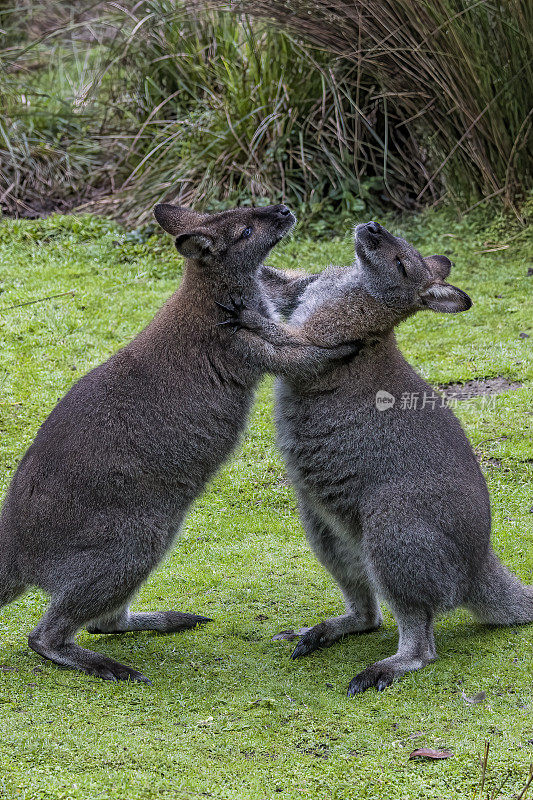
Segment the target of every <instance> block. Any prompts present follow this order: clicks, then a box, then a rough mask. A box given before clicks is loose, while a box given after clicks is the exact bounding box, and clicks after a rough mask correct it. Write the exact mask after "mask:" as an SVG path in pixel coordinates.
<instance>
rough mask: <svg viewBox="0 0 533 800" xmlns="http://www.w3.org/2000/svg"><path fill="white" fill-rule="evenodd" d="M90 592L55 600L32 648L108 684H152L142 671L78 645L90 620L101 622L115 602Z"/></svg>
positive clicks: (33, 634)
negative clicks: (79, 636)
mask: <svg viewBox="0 0 533 800" xmlns="http://www.w3.org/2000/svg"><path fill="white" fill-rule="evenodd" d="M90 589H91V587H85V589H83V588H78V591H76V592H72V591H71V592H69V593H68V594H67V593H65V594H62V595H59V596H56V597H54V598H52V602H51V603H50V606H49V608H48V610H47V611H46V613H45V614H44V616H43V618H42V619H41V621H40V622H39V624H38V625H37V626H36V627H35V628H34V629H33V631H32V632H31V633H30V635H29V637H28V644H29V646H30V647H31V649H32V650H34V651H35V652H36V653H38V654H39V655H40V656H43V658H47V659H48V660H49V661H53V662H54V663H55V664H59V665H60V666H61V667H67V668H69V669H76V670H80V672H85V673H87V674H88V675H95V676H97V677H98V678H102V679H103V680H106V681H127V680H131V681H139V682H141V683H151V681H149V680H148V678H146V677H145V676H144V675H143V674H142V673H141V672H139V671H138V670H136V669H133V668H132V667H128V666H127V665H126V664H121V663H120V662H118V661H115V660H114V659H112V658H108V657H107V656H103V655H100V653H95V652H93V651H92V650H85V649H84V648H83V647H80V646H79V645H77V644H75V642H74V637H75V636H76V633H77V631H78V630H80V628H82V627H84V626H86V625H87V622H88V621H89V620H94V619H99V618H101V617H102V616H103V613H102V612H103V607H105V606H106V605H108V604H109V603H111V602H112V600H110V598H106V597H105V593H102V596H101V598H100V599H97V598H98V595H96V594H93V595H92V596H91V594H90ZM84 600H85V601H86V602H85V603H84ZM117 605H118V603H117ZM115 608H116V605H115Z"/></svg>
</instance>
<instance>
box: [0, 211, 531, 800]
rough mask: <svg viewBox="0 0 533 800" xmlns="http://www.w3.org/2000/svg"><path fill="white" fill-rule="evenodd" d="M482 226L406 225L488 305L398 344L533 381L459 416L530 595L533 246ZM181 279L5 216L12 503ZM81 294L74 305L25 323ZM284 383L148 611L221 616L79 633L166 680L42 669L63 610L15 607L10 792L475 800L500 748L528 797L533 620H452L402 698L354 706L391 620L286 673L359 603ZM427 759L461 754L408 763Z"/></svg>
mask: <svg viewBox="0 0 533 800" xmlns="http://www.w3.org/2000/svg"><path fill="white" fill-rule="evenodd" d="M482 223H483V220H482V218H481V217H475V216H472V215H470V216H469V217H468V218H467V219H466V220H464V221H463V222H461V223H457V222H454V221H453V220H452V219H451V218H449V217H447V216H446V215H445V214H443V213H439V214H426V215H425V216H424V217H420V218H418V219H415V220H413V219H407V220H404V221H402V220H401V221H400V222H397V223H395V224H394V228H393V229H394V230H395V231H397V232H403V233H404V234H406V235H408V236H409V237H410V238H411V240H412V241H413V242H414V243H415V244H416V245H417V246H418V247H419V248H420V249H422V250H423V252H425V253H426V254H429V253H434V252H441V253H442V252H445V253H449V254H450V256H451V257H452V258H453V260H454V261H455V262H456V267H455V270H454V273H453V279H454V280H455V281H456V283H457V284H458V285H459V286H461V287H462V288H464V289H465V290H466V291H468V292H469V293H470V294H471V295H472V296H473V298H474V301H475V305H474V307H473V309H472V310H471V311H470V312H469V313H468V314H463V315H458V316H456V317H455V316H453V317H452V316H450V317H448V316H437V315H430V314H425V315H423V314H420V315H419V316H418V317H417V318H416V319H414V320H412V321H410V322H409V323H408V324H405V325H404V326H403V327H402V328H401V331H400V336H399V338H400V342H401V345H402V348H403V349H404V351H405V352H406V354H407V355H408V357H409V358H410V360H411V361H412V362H413V363H414V364H415V365H416V366H417V368H418V369H419V370H420V371H421V372H422V373H423V374H424V375H425V376H426V377H427V378H429V379H430V380H432V381H434V382H435V383H440V382H448V381H463V380H466V379H470V378H475V377H485V376H492V375H505V376H507V377H509V378H513V379H518V380H521V381H523V383H524V386H523V388H521V389H519V390H518V391H515V392H509V393H506V394H501V395H499V396H498V397H496V398H495V401H494V403H492V402H491V403H488V404H487V403H483V402H482V401H481V400H480V399H478V400H474V401H471V402H468V403H462V404H460V406H459V408H458V413H459V415H460V417H461V419H462V420H463V422H464V424H465V426H466V428H467V430H468V433H469V436H470V438H471V440H472V442H473V443H474V445H475V446H476V447H477V448H478V450H479V452H480V453H481V456H482V459H483V461H484V462H485V465H484V469H485V473H486V476H487V479H488V482H489V486H490V491H491V496H492V501H493V508H494V543H495V547H496V549H497V551H498V553H499V554H500V555H501V557H502V558H503V560H504V561H505V563H506V564H508V565H509V566H510V567H512V568H513V569H514V570H515V571H516V573H517V574H519V575H520V576H521V577H522V578H523V579H524V580H526V581H528V582H531V581H532V566H533V531H532V524H531V523H532V520H533V514H532V513H531V511H530V509H531V507H532V504H533V499H532V497H531V479H532V477H533V465H532V457H533V453H532V449H531V422H532V419H533V417H532V416H531V409H532V407H533V404H532V399H533V357H532V352H531V342H532V341H533V329H532V328H533V325H532V319H533V315H532V313H531V304H530V305H529V308H528V305H527V298H531V292H532V289H533V276H531V277H528V276H527V270H528V266H529V264H528V262H527V253H528V246H529V247H530V244H531V235H530V233H529V232H528V231H527V230H522V231H520V230H519V229H518V228H510V227H508V226H507V225H506V224H504V223H503V222H500V223H498V224H493V225H492V227H491V229H490V230H489V229H487V228H485V227H483V224H482ZM346 233H347V234H349V232H348V231H347V232H346ZM504 245H507V246H506V248H505V249H501V250H495V251H492V252H491V251H490V250H491V248H494V247H503V246H504ZM351 253H352V246H351V243H350V239H349V235H347V236H346V237H345V238H337V239H333V240H331V241H329V242H327V243H319V244H317V243H314V242H311V241H308V240H302V239H298V238H295V239H292V240H291V241H289V242H288V243H287V244H286V245H285V246H284V249H283V250H281V249H280V250H279V251H278V252H276V253H275V255H274V256H273V258H272V263H275V265H278V266H281V265H290V266H297V265H298V266H300V267H308V268H313V269H318V268H319V267H321V266H323V265H325V264H327V263H328V262H337V263H343V262H344V263H346V262H347V261H348V260H349V259H350V258H351ZM179 276H180V262H179V260H178V258H177V257H176V256H175V255H174V252H173V250H172V247H171V246H170V244H169V243H168V242H167V241H166V240H163V239H158V238H155V237H153V238H151V239H150V240H148V242H146V243H144V244H143V243H138V242H137V241H136V240H135V238H134V237H128V235H127V234H126V233H125V232H124V231H123V230H121V229H120V228H118V227H117V226H115V225H114V224H113V223H111V222H109V221H106V220H102V219H99V218H95V217H84V218H75V217H60V216H57V217H52V218H51V219H48V220H44V221H43V220H39V221H34V222H22V221H9V220H6V221H3V222H1V223H0V327H1V337H2V342H3V344H2V350H1V353H0V385H1V387H2V388H1V395H0V463H1V470H0V484H1V486H0V490H1V491H2V493H3V491H4V490H5V488H6V487H7V484H8V480H9V477H10V475H11V474H12V472H13V470H14V469H15V466H16V463H17V461H18V459H19V458H20V456H21V455H22V453H23V451H24V449H25V448H26V447H27V445H28V444H29V443H30V441H31V440H32V438H33V436H34V434H35V431H36V430H37V427H38V426H39V424H40V422H41V421H42V420H43V419H44V417H45V416H46V415H47V413H48V412H49V411H50V410H51V408H52V407H53V405H54V403H55V402H56V400H57V398H58V397H59V396H60V395H62V394H63V393H64V392H65V391H66V390H67V389H68V387H69V386H70V385H71V384H72V382H73V381H74V380H75V379H76V378H77V377H78V376H80V375H82V374H83V373H84V372H85V371H86V370H88V369H89V368H90V367H92V366H93V365H95V364H97V363H98V362H100V361H101V360H102V359H104V358H106V357H107V356H109V355H110V354H111V353H112V352H114V351H115V350H116V349H117V348H118V347H120V346H121V345H122V344H124V343H125V342H127V341H128V340H129V339H130V338H131V337H132V336H133V335H134V334H135V333H136V332H137V331H138V330H139V328H140V327H141V326H142V325H143V324H144V323H145V322H146V321H147V320H148V319H149V318H150V317H151V315H152V314H153V313H154V312H155V310H156V309H157V308H158V306H160V305H161V303H162V302H163V300H164V299H165V298H166V297H167V296H168V295H169V293H170V292H171V291H172V290H173V289H174V288H175V286H176V285H177V283H178V281H179ZM62 292H72V294H70V295H63V296H61V297H57V298H55V299H51V300H46V301H42V302H38V303H34V304H31V305H25V306H21V307H17V308H11V307H12V306H15V305H18V304H20V303H24V302H28V301H31V300H36V299H39V298H43V297H45V296H50V295H54V294H59V293H62ZM521 332H522V333H528V334H530V336H531V338H529V339H527V338H520V336H519V334H520V333H521ZM270 390H271V381H270V380H267V381H266V382H265V383H264V385H263V386H262V389H261V392H260V395H259V399H258V402H257V405H256V407H255V410H254V413H253V416H252V419H251V423H250V427H249V432H248V434H247V436H246V439H245V442H244V446H243V448H242V449H241V450H240V451H239V452H238V453H237V455H236V457H235V458H234V460H233V461H232V462H231V463H230V464H229V465H227V466H226V467H225V469H224V470H223V471H222V472H221V473H220V475H219V476H218V477H217V478H216V479H215V480H214V481H213V483H212V485H211V486H210V488H209V491H208V492H207V493H206V494H205V495H204V496H203V497H202V498H201V499H200V500H199V501H198V502H197V504H196V505H195V507H194V510H193V512H192V513H191V515H190V516H189V518H188V521H187V525H186V528H185V531H184V533H183V536H182V538H181V540H180V541H179V542H178V543H177V544H176V547H175V549H174V551H173V552H172V554H171V555H170V557H169V559H168V561H167V562H166V564H165V565H164V566H162V568H161V569H160V570H159V571H158V572H157V573H156V574H155V575H154V576H153V577H152V578H151V580H150V581H149V582H148V584H147V585H146V586H145V587H144V588H143V590H142V592H141V594H140V596H139V598H138V601H137V605H138V606H139V607H141V608H144V609H155V608H168V607H176V608H179V609H182V610H188V611H194V612H198V613H204V614H207V615H209V616H212V617H213V618H214V620H215V621H214V622H213V623H211V624H209V625H207V626H205V627H204V628H202V629H201V630H197V631H192V632H187V633H184V634H181V635H172V636H166V637H162V636H157V635H150V634H137V635H133V634H130V635H125V636H122V637H105V636H99V637H95V636H89V635H88V634H86V633H82V634H81V635H80V637H79V641H80V643H81V644H83V645H86V646H92V647H94V648H95V649H98V650H100V651H101V652H105V653H107V654H109V655H111V656H113V657H115V658H119V659H121V660H124V661H125V662H127V663H130V664H133V665H135V666H136V667H138V668H139V669H141V670H142V671H143V672H144V673H145V674H146V675H148V676H149V677H151V679H152V680H153V686H151V687H144V686H139V685H128V684H111V683H105V682H102V681H98V680H96V679H94V678H91V677H87V676H84V675H80V674H75V673H72V672H67V671H63V670H61V669H60V668H58V667H56V666H54V665H52V664H51V663H48V662H44V661H42V660H41V659H39V657H37V656H36V655H35V654H34V653H33V652H31V651H30V650H29V649H28V647H27V644H26V635H27V633H28V631H29V630H30V629H31V627H32V626H33V625H34V624H35V623H36V621H37V620H38V618H39V616H40V615H41V613H42V611H43V608H44V604H45V598H44V597H43V596H42V595H41V594H40V593H38V592H36V591H32V592H29V593H28V594H27V595H25V596H24V597H23V598H22V599H21V600H19V601H18V602H16V603H13V604H12V605H11V606H8V607H6V608H4V609H2V611H1V612H0V665H1V666H0V687H1V688H0V731H1V746H0V797H2V798H9V800H11V798H17V797H20V798H27V800H44V799H45V798H46V800H52V799H53V800H59V799H60V798H68V799H69V800H70V799H71V798H72V800H74V799H76V800H80V799H81V798H83V800H98V799H99V798H102V799H104V798H105V800H107V799H108V798H113V800H140V799H141V798H142V799H143V800H144V798H158V799H161V800H174V798H180V800H181V798H200V797H214V798H231V800H233V798H237V799H238V800H241V799H242V800H264V799H265V798H277V797H280V798H304V797H305V798H313V800H325V799H326V798H327V799H328V800H329V798H335V800H336V799H337V798H338V800H341V798H342V800H345V798H354V800H356V799H357V800H359V798H372V799H373V800H374V799H375V798H383V800H398V799H399V798H424V799H426V798H432V799H433V798H435V799H436V798H447V799H449V798H473V797H474V790H475V787H476V785H477V783H478V780H479V778H480V774H481V770H480V765H479V757H480V756H481V755H482V753H483V749H484V742H485V740H490V748H491V749H490V757H489V766H488V771H487V779H486V786H485V790H484V794H483V797H485V796H486V795H487V793H490V792H491V791H492V790H493V789H496V788H497V787H498V786H499V785H500V784H501V783H502V782H503V781H504V780H506V783H505V786H504V788H503V789H502V790H501V792H499V793H496V794H495V797H505V798H510V797H512V796H513V793H517V792H518V791H519V790H520V788H521V787H522V786H523V785H524V784H525V782H526V778H527V774H528V769H529V763H530V761H532V760H533V713H532V712H533V697H532V685H533V626H531V627H523V628H519V629H518V628H512V629H489V628H484V627H481V626H479V625H477V624H474V623H473V622H472V621H471V619H470V617H469V616H468V615H467V614H466V613H465V612H462V611H460V612H456V613H454V614H450V615H448V616H446V617H443V618H442V619H440V620H439V621H438V623H437V626H436V639H437V647H438V651H439V655H440V658H439V660H438V661H436V662H435V663H434V664H432V665H431V666H429V667H427V668H426V669H424V670H423V671H421V672H419V673H413V674H410V675H408V676H407V677H405V678H404V679H403V680H402V681H401V682H399V683H398V684H396V685H394V686H393V687H391V688H390V689H388V690H387V691H386V692H385V693H383V694H378V693H377V692H374V691H369V692H367V693H366V694H364V695H362V696H359V697H357V698H355V699H353V700H348V699H347V698H346V686H347V684H348V682H349V680H350V679H351V678H352V677H353V676H354V675H355V674H356V672H358V671H359V670H360V669H361V668H362V667H363V666H364V665H366V664H369V663H370V662H372V661H374V660H376V659H378V658H381V657H383V656H385V655H388V654H390V653H392V652H393V649H394V647H395V644H396V629H395V625H394V622H393V620H392V617H391V616H390V614H389V613H387V614H386V616H385V625H384V627H383V628H382V630H380V631H378V632H376V633H372V634H369V635H366V636H361V637H360V638H352V639H347V640H345V641H344V642H342V643H340V644H338V645H336V646H335V647H333V648H331V649H329V650H325V651H322V652H318V653H316V654H314V655H312V656H311V657H310V658H308V659H304V660H301V661H298V662H292V661H291V660H290V659H289V654H290V651H291V647H292V644H291V643H288V642H272V641H271V637H272V636H273V634H274V633H276V632H277V631H279V630H280V629H286V628H295V627H299V626H302V625H307V624H310V623H315V622H318V621H319V620H320V619H322V618H324V617H326V616H329V615H332V614H335V613H339V612H340V610H341V606H342V604H341V599H340V596H339V593H338V591H337V589H336V587H335V586H334V584H333V583H332V581H331V579H330V578H329V576H328V575H327V574H326V573H325V571H324V570H323V569H322V568H321V567H320V566H319V564H318V563H317V562H316V560H315V559H314V557H313V556H312V555H311V553H310V552H309V550H308V548H307V545H306V543H305V540H304V536H303V532H302V530H301V528H300V525H299V522H298V516H297V513H296V509H295V504H294V499H293V496H292V493H291V491H290V489H289V488H288V486H287V482H286V479H285V478H284V471H283V465H282V463H281V460H280V458H279V456H278V454H277V453H276V450H275V447H274V441H273V427H272V415H271V391H270ZM491 459H493V460H494V461H491ZM498 462H501V464H500V466H497V463H498ZM479 691H485V692H486V693H487V696H486V700H485V701H484V702H482V703H480V704H478V705H470V704H468V703H466V702H465V700H464V699H463V697H462V695H461V692H464V693H465V695H466V696H468V697H470V696H472V695H474V694H475V693H477V692H479ZM415 734H417V736H416V738H414V735H415ZM422 746H429V747H446V748H449V749H450V750H452V751H453V753H454V756H453V758H450V759H449V760H447V761H440V762H423V763H420V762H415V761H411V762H410V761H408V755H409V753H410V752H411V751H412V750H414V749H415V748H418V747H422ZM478 797H479V795H478Z"/></svg>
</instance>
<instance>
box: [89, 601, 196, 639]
mask: <svg viewBox="0 0 533 800" xmlns="http://www.w3.org/2000/svg"><path fill="white" fill-rule="evenodd" d="M206 622H212V620H211V618H210V617H201V616H200V615H199V614H188V613H187V612H186V611H136V612H131V611H130V610H129V608H127V607H125V608H123V609H121V610H120V611H119V612H115V613H114V614H112V615H109V614H106V615H105V616H104V617H101V618H100V619H97V620H95V621H94V622H91V624H90V625H87V630H88V631H89V633H127V632H128V631H158V632H159V633H181V631H186V630H190V629H191V628H195V627H196V626H197V625H204V624H205V623H206Z"/></svg>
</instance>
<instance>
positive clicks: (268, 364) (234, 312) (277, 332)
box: [217, 301, 362, 379]
mask: <svg viewBox="0 0 533 800" xmlns="http://www.w3.org/2000/svg"><path fill="white" fill-rule="evenodd" d="M217 305H219V306H220V307H221V308H223V309H224V310H225V311H226V312H227V313H228V314H229V316H228V319H226V320H224V321H223V322H221V323H219V325H228V326H231V327H232V328H233V330H234V331H235V332H237V331H239V330H240V331H242V333H241V334H240V335H241V336H243V337H246V338H245V341H246V344H247V346H248V349H249V350H250V356H251V358H252V359H253V360H254V362H255V363H256V364H257V366H258V367H260V368H261V369H263V370H264V371H265V372H271V373H273V374H274V375H279V376H281V377H286V378H289V379H291V378H292V379H295V378H300V377H308V376H313V375H316V374H318V373H319V372H320V371H321V370H322V369H324V368H325V367H326V366H327V364H330V363H331V362H334V361H339V360H342V359H344V358H351V357H352V356H353V355H355V354H356V353H357V352H358V351H359V350H360V349H361V347H362V342H358V341H355V342H348V343H343V344H339V345H326V344H324V345H317V344H314V343H312V342H310V341H309V340H308V339H306V338H305V337H303V336H302V335H301V334H300V333H299V331H298V329H296V328H291V327H290V326H289V325H285V324H282V323H278V322H276V321H275V320H271V319H268V318H267V317H264V316H263V315H262V314H260V313H259V312H257V311H253V310H251V309H248V308H246V307H245V306H244V304H243V303H242V302H241V301H237V302H233V304H232V306H227V305H223V304H221V303H218V304H217Z"/></svg>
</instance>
